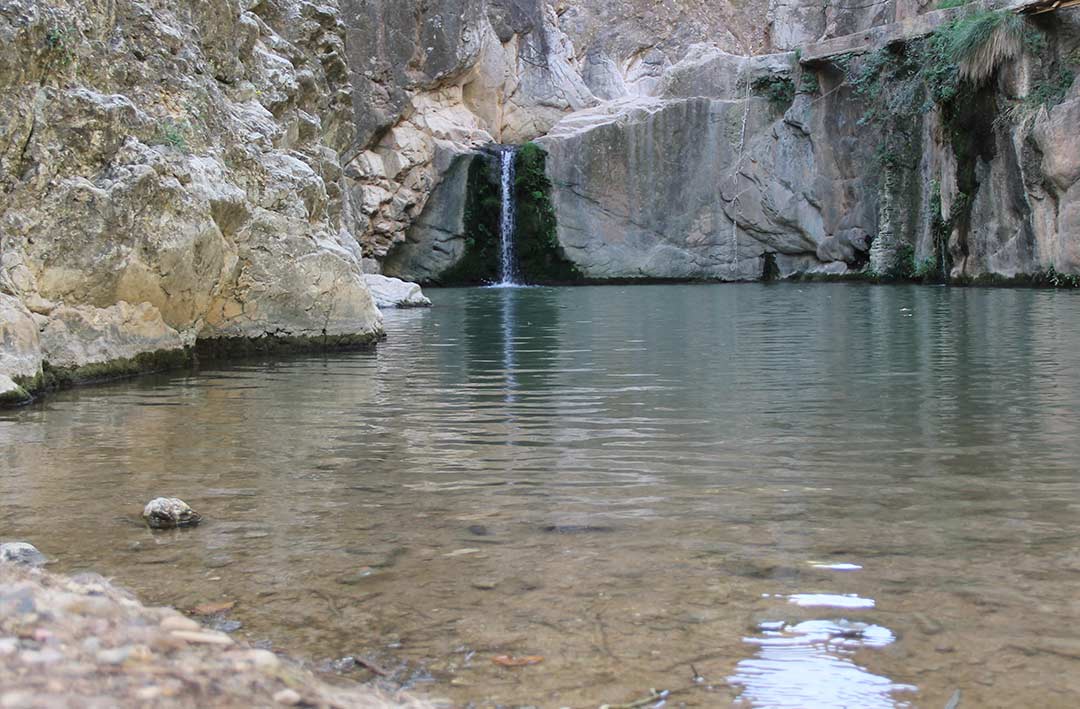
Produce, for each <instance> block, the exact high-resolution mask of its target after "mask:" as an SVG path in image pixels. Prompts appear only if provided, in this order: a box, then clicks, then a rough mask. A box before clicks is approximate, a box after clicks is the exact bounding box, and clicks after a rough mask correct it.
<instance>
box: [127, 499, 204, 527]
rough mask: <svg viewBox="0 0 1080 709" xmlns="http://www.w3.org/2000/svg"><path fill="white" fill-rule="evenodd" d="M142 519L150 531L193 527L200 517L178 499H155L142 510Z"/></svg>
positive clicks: (200, 519) (199, 520)
mask: <svg viewBox="0 0 1080 709" xmlns="http://www.w3.org/2000/svg"><path fill="white" fill-rule="evenodd" d="M142 516H143V519H145V520H146V523H147V524H148V525H150V527H151V528H152V529H175V528H176V527H194V526H195V525H197V524H198V523H199V522H201V521H202V516H201V515H200V514H199V513H198V512H196V511H195V510H193V509H191V507H189V506H188V503H186V502H184V501H183V500H181V499H180V498H178V497H155V498H154V499H153V500H150V502H148V503H146V507H144V508H143V513H142Z"/></svg>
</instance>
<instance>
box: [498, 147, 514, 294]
mask: <svg viewBox="0 0 1080 709" xmlns="http://www.w3.org/2000/svg"><path fill="white" fill-rule="evenodd" d="M516 157H517V150H516V149H514V148H503V149H502V150H500V151H499V174H500V187H501V197H502V216H501V217H500V218H499V283H498V285H500V286H513V285H517V280H516V276H517V274H516V273H515V268H514V231H515V226H516V215H515V213H514V207H515V205H514V159H515V158H516Z"/></svg>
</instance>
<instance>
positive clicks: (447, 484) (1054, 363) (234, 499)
mask: <svg viewBox="0 0 1080 709" xmlns="http://www.w3.org/2000/svg"><path fill="white" fill-rule="evenodd" d="M430 296H431V297H432V299H433V300H434V301H435V303H436V307H435V308H434V309H432V310H430V311H404V312H393V313H388V316H387V326H388V330H389V335H390V339H389V340H388V341H387V342H386V343H385V344H383V345H382V346H381V347H380V349H379V350H378V352H377V353H374V354H372V353H366V354H352V355H342V356H333V357H306V358H298V359H288V360H282V361H276V362H271V363H263V362H245V363H240V364H234V365H229V366H223V365H217V364H215V365H213V366H209V367H204V368H202V369H201V370H199V371H197V372H192V373H184V374H180V375H172V376H166V377H154V378H143V379H138V380H134V381H130V382H125V383H120V384H115V385H110V386H102V387H94V388H85V389H79V390H74V391H68V392H63V393H59V394H56V395H54V396H51V397H49V398H48V399H46V400H45V401H44V402H43V403H41V404H38V405H35V406H33V407H31V408H28V409H24V410H21V411H17V412H8V413H3V414H0V538H3V539H15V538H19V539H26V540H28V541H31V542H33V543H35V544H36V545H38V546H39V547H40V548H41V549H42V550H43V551H45V552H46V553H48V554H50V555H51V556H53V557H55V558H56V559H57V560H58V561H57V563H56V564H55V567H54V568H56V569H57V570H61V571H76V570H82V569H89V570H95V571H99V572H101V573H104V574H106V575H110V576H113V577H115V578H116V579H117V580H118V581H119V582H120V583H122V584H125V585H127V586H129V587H131V588H133V589H135V590H136V591H138V592H139V593H140V594H141V595H142V597H143V598H144V599H146V600H148V601H150V602H156V603H168V604H175V605H178V606H180V607H182V608H187V607H191V606H194V605H197V604H200V603H206V602H213V601H236V602H237V605H236V607H235V608H234V609H233V610H232V611H231V612H230V613H229V614H228V616H227V618H228V619H230V620H236V621H239V622H241V623H242V624H243V625H242V627H241V628H240V629H239V630H238V631H236V632H237V634H238V635H241V636H244V637H247V638H249V639H251V640H253V641H258V642H265V643H270V644H272V645H273V646H274V647H275V648H281V649H284V650H287V651H289V652H292V653H294V654H297V655H299V656H301V657H305V658H308V659H309V660H311V661H312V662H313V663H318V662H320V661H322V660H325V659H334V658H340V657H342V656H346V655H356V656H362V657H364V658H365V659H366V660H367V661H368V662H370V663H373V664H375V665H376V666H377V667H379V668H380V669H381V670H382V671H384V672H386V673H389V674H391V675H392V676H393V678H395V679H399V680H409V681H411V682H413V683H417V682H419V686H420V687H421V688H422V690H423V691H426V692H429V693H430V694H431V695H433V696H442V697H448V698H450V699H452V700H453V701H454V702H456V703H458V704H461V705H465V704H467V703H469V702H473V703H475V705H477V706H489V705H507V706H516V705H525V704H533V705H537V706H543V707H549V706H550V707H559V706H582V707H584V706H595V705H598V704H601V703H604V702H610V703H617V702H631V701H634V700H637V699H641V698H643V697H646V696H648V695H649V690H650V689H651V688H655V689H657V690H658V691H659V690H671V691H672V692H673V694H672V695H671V696H670V699H669V702H668V706H678V705H679V703H685V704H686V705H688V706H727V705H730V704H731V703H732V702H737V703H738V705H739V706H760V707H769V706H772V707H789V706H790V707H836V706H850V707H891V706H932V707H940V706H944V704H945V703H946V702H948V701H949V699H950V698H951V697H953V696H954V693H955V692H956V690H960V691H961V698H962V699H961V704H960V706H962V707H969V706H970V707H976V706H977V707H1017V706H1032V707H1034V706H1038V707H1058V706H1060V707H1069V706H1076V705H1077V704H1078V702H1080V593H1078V590H1080V548H1078V542H1080V472H1078V471H1080V435H1078V434H1080V418H1078V413H1080V329H1078V328H1077V327H1076V323H1078V322H1080V297H1077V294H1073V293H1064V292H1046V291H1024V290H980V289H945V288H915V287H910V288H909V287H862V286H853V285H814V286H805V287H804V286H797V285H776V286H769V285H742V286H704V285H702V286H637V287H625V288H623V287H607V288H573V289H543V288H528V289H476V290H444V291H438V290H436V291H432V292H431V293H430ZM162 494H168V495H177V496H180V497H182V498H184V499H185V500H187V501H188V502H190V503H191V504H192V505H193V506H194V507H196V508H197V509H198V510H199V511H200V512H201V513H202V514H203V515H204V517H205V518H206V520H207V521H206V523H205V524H204V525H203V526H201V527H199V528H197V529H194V530H190V531H183V532H173V533H156V534H155V533H151V532H150V531H148V530H146V529H145V528H144V527H142V526H141V524H140V523H139V519H138V515H139V513H140V511H141V508H142V505H143V504H144V503H145V502H146V501H147V500H148V499H150V498H151V497H153V496H156V495H162ZM497 655H513V656H527V655H541V656H543V657H544V661H543V662H542V663H540V664H537V665H533V666H528V667H518V668H504V667H501V666H499V665H497V664H495V663H494V662H493V661H492V657H494V656H497ZM349 674H350V675H351V676H355V677H357V678H365V677H368V676H370V673H369V672H368V671H367V670H363V669H355V670H351V671H349ZM695 676H697V677H698V679H697V680H696V681H695ZM384 681H385V680H384Z"/></svg>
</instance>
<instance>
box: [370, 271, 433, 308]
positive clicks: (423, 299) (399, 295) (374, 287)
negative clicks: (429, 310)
mask: <svg viewBox="0 0 1080 709" xmlns="http://www.w3.org/2000/svg"><path fill="white" fill-rule="evenodd" d="M364 282H365V283H366V284H367V287H368V289H369V290H370V291H371V295H372V297H373V298H375V305H377V306H379V307H380V308H426V307H430V306H431V301H430V300H429V299H428V298H427V296H425V295H424V293H423V292H422V291H421V290H420V286H418V285H417V284H415V283H409V282H407V281H403V280H401V279H400V278H390V277H389V276H380V275H377V274H371V273H369V274H366V275H365V276H364Z"/></svg>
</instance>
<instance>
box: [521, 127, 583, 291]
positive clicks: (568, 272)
mask: <svg viewBox="0 0 1080 709" xmlns="http://www.w3.org/2000/svg"><path fill="white" fill-rule="evenodd" d="M546 165H547V153H545V152H544V149H543V148H541V147H540V146H539V145H537V144H536V143H526V144H525V145H523V146H521V149H520V150H518V154H517V159H516V163H515V173H516V178H515V180H514V197H515V199H516V200H517V234H516V239H517V244H516V246H517V255H518V268H519V269H520V272H521V274H522V276H523V277H524V279H525V282H526V283H542V284H563V283H580V282H581V281H582V280H584V279H583V277H582V274H581V272H580V271H578V269H577V267H576V266H575V265H574V264H573V263H572V262H571V261H570V260H569V259H567V258H566V255H565V253H564V252H563V249H562V246H561V245H560V244H559V237H558V232H557V229H556V227H557V224H556V220H555V207H554V206H553V205H552V204H551V180H549V179H548V176H547V170H546Z"/></svg>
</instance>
